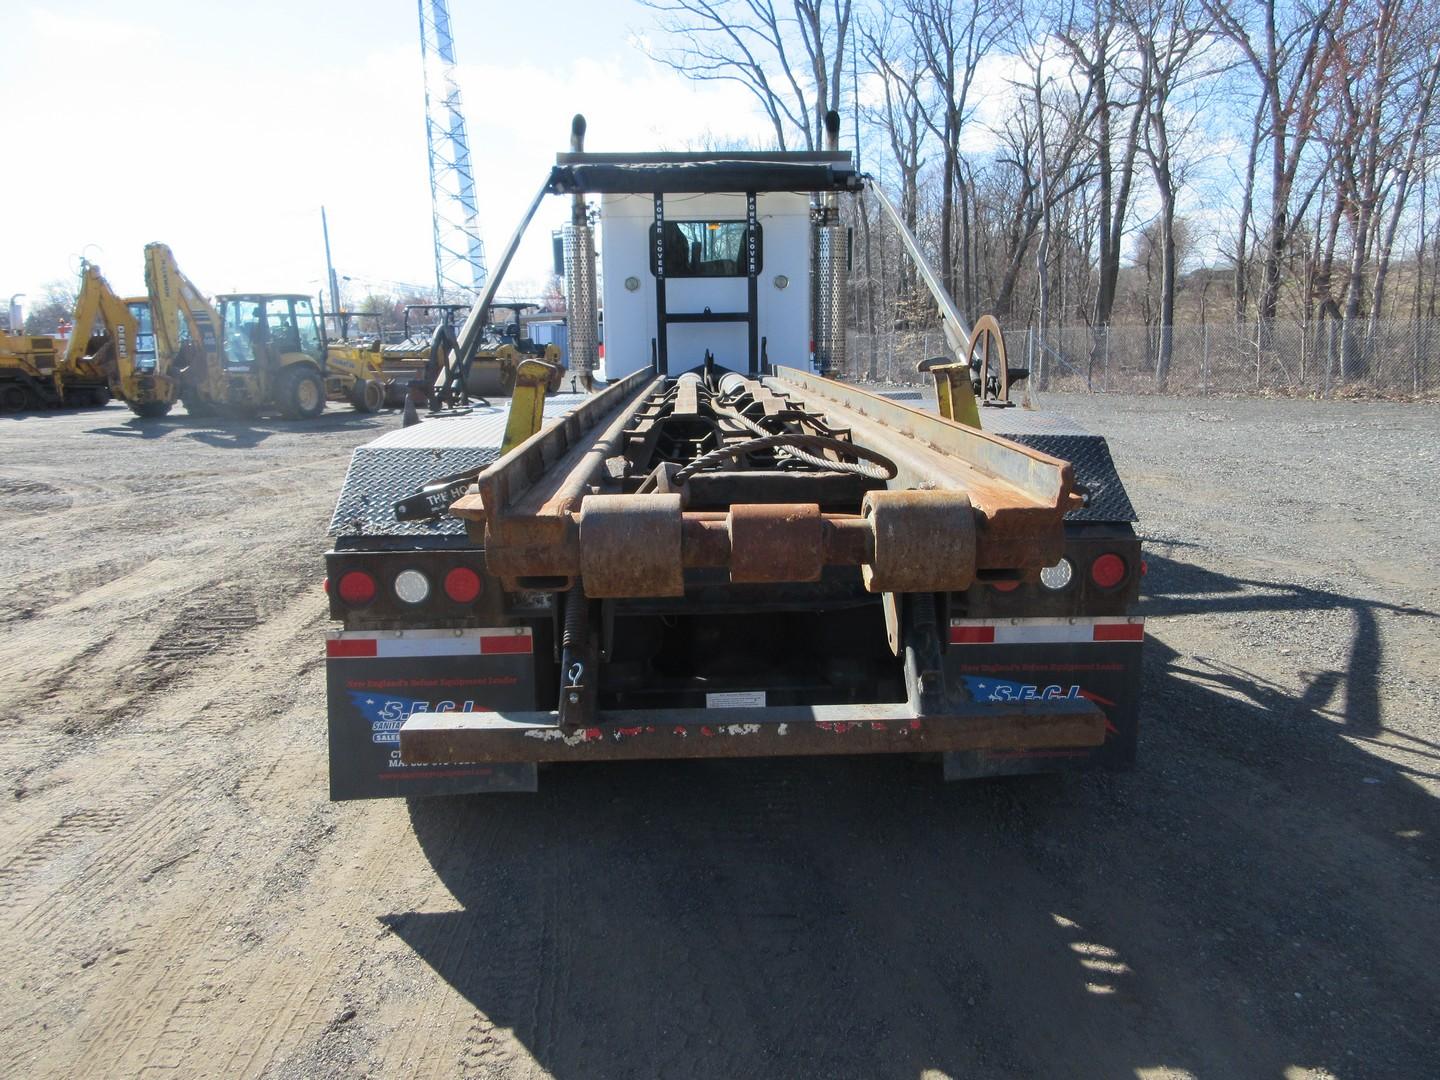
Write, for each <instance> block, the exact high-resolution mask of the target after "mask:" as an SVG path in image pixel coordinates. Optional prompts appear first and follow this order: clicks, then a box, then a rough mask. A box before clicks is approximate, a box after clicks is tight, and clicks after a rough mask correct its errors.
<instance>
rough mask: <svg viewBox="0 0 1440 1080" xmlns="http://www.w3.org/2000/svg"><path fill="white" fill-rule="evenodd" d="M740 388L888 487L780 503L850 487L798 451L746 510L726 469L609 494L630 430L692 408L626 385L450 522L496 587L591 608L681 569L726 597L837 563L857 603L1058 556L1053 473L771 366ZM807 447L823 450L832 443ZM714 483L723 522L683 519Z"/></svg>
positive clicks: (1069, 477) (672, 587) (839, 463)
mask: <svg viewBox="0 0 1440 1080" xmlns="http://www.w3.org/2000/svg"><path fill="white" fill-rule="evenodd" d="M743 384H744V387H745V388H746V392H747V393H749V394H750V396H751V400H752V401H753V404H754V407H756V408H763V409H764V410H765V412H766V414H767V416H770V417H772V418H776V419H778V418H781V417H783V416H790V415H797V416H803V417H806V418H808V419H807V421H806V422H809V423H812V424H813V423H822V424H823V429H824V430H827V431H836V432H841V431H843V432H845V433H846V434H847V436H851V437H853V444H854V445H855V446H856V447H857V454H856V455H851V456H865V455H866V454H869V455H871V456H874V455H876V454H878V455H880V458H881V460H886V459H888V461H889V463H892V464H893V468H894V470H895V476H894V478H893V479H892V480H890V481H889V483H888V486H886V487H877V486H876V484H877V483H879V482H880V481H877V480H871V481H869V487H868V488H866V489H865V490H863V491H861V490H857V491H855V493H854V494H853V496H852V498H851V500H850V501H849V507H850V508H846V507H845V506H843V505H831V506H829V507H827V508H826V510H825V512H822V510H821V506H820V505H819V504H818V503H814V502H808V501H800V500H793V499H785V498H784V494H783V489H784V486H785V485H786V484H791V485H794V484H806V483H813V482H814V481H815V480H816V479H817V478H818V479H821V480H825V478H828V480H826V481H825V482H833V481H835V480H837V479H838V480H840V481H841V482H849V481H850V480H853V479H854V477H853V476H852V477H850V478H849V480H847V478H846V477H845V476H844V475H842V474H843V473H844V471H845V470H847V469H853V467H854V466H853V463H851V462H848V461H843V460H841V459H839V458H836V459H834V460H833V461H832V460H827V459H824V458H817V457H815V456H814V455H813V454H805V453H803V452H797V453H800V456H801V457H802V458H803V459H804V461H805V462H807V463H809V465H808V466H807V468H805V469H797V470H793V471H789V472H784V471H781V472H775V471H773V470H772V471H770V472H765V473H764V474H763V479H764V482H765V483H767V484H772V485H777V486H773V487H772V488H771V490H772V491H778V492H780V494H779V496H778V497H777V496H776V495H773V494H772V495H771V496H770V497H768V498H767V497H757V496H756V494H754V492H755V491H756V490H757V488H755V487H754V486H753V484H752V483H751V481H754V482H756V483H758V482H760V481H761V479H762V477H761V474H760V472H759V471H752V470H746V469H744V468H738V467H737V468H736V469H734V470H733V471H729V472H724V471H719V470H716V471H713V472H709V473H703V474H695V475H690V470H689V469H688V468H680V469H673V468H672V469H670V470H669V471H667V469H665V468H663V467H657V468H655V469H654V470H653V472H651V473H648V474H646V473H645V472H644V470H643V469H642V470H641V475H644V476H645V483H644V485H643V486H642V487H641V488H640V490H639V491H637V490H635V488H634V486H633V483H632V486H631V487H629V488H628V489H625V490H622V487H623V485H622V484H620V483H618V482H617V481H616V480H615V478H614V477H612V476H610V475H609V473H608V472H607V470H606V463H607V461H609V460H610V459H619V458H622V457H624V455H625V453H626V450H627V447H631V444H632V442H633V440H634V439H635V438H636V437H637V436H636V432H637V431H639V430H643V429H652V430H653V424H654V423H655V422H656V421H657V420H658V419H663V418H664V417H665V416H667V415H668V416H674V415H676V410H677V407H678V410H679V415H681V416H694V415H696V414H697V413H698V412H699V411H700V406H701V394H700V391H699V387H698V386H697V385H696V384H695V383H694V382H693V381H686V380H682V381H681V382H680V383H678V384H676V385H673V386H671V385H670V384H669V383H668V382H667V380H665V379H663V378H660V377H657V376H654V375H653V374H652V373H650V372H640V373H636V374H635V375H631V376H629V377H628V378H626V379H624V380H622V381H621V382H620V383H618V384H616V385H615V386H613V387H610V388H609V389H607V390H606V391H604V392H603V393H602V394H600V395H598V396H597V397H596V398H595V399H593V400H591V401H590V402H587V403H586V404H585V405H583V406H581V408H580V409H578V410H576V412H575V413H572V414H570V416H568V417H565V418H563V419H562V420H560V421H556V422H553V423H552V424H551V425H549V426H547V427H546V428H545V429H544V430H542V431H541V432H540V433H538V434H537V435H535V436H533V437H531V438H530V439H528V440H527V441H526V442H524V443H522V444H521V445H520V446H518V447H516V448H515V449H514V450H512V451H511V452H510V453H508V454H506V455H505V456H504V457H502V458H501V459H500V460H499V461H497V462H496V463H495V464H493V465H491V466H490V467H489V468H488V469H486V470H485V471H484V472H482V473H481V474H480V475H479V478H478V480H477V482H476V486H475V488H474V489H473V491H472V492H471V493H470V494H467V495H465V496H463V497H462V498H461V499H460V500H458V501H457V502H456V503H455V504H454V505H453V506H452V507H451V513H452V514H454V515H455V516H457V517H461V518H463V519H465V520H466V521H467V522H468V525H469V529H470V533H471V538H472V539H473V540H474V541H476V542H477V543H480V544H483V546H484V548H485V553H486V561H487V565H488V567H489V569H490V572H491V573H493V574H495V575H496V576H498V577H500V578H501V579H502V581H504V582H505V583H506V584H507V587H512V588H519V587H542V588H555V589H561V588H568V587H570V586H571V585H572V584H573V583H574V582H575V581H577V580H579V581H580V582H581V583H582V584H583V588H584V591H585V594H586V595H587V596H590V597H615V598H624V597H643V596H678V595H681V594H682V593H683V592H684V576H683V572H684V570H685V569H687V568H697V567H728V568H729V569H730V573H731V580H732V581H736V582H751V583H754V582H776V583H779V582H808V581H818V580H819V579H820V576H821V572H822V570H823V568H824V567H825V566H835V565H848V566H857V567H859V568H861V570H862V573H863V578H864V582H865V586H866V588H867V589H869V590H870V591H871V592H876V593H879V592H927V591H936V592H938V591H956V590H961V589H965V588H968V587H969V586H970V584H971V583H972V582H973V581H974V580H975V577H976V574H977V573H979V572H983V571H1005V572H1015V571H1021V572H1036V571H1038V570H1039V569H1040V568H1042V567H1044V566H1048V565H1050V564H1052V563H1053V562H1055V560H1056V559H1058V558H1059V555H1060V552H1061V550H1062V548H1063V544H1064V536H1063V526H1062V520H1063V518H1064V516H1065V514H1066V512H1067V511H1069V510H1070V509H1071V508H1072V507H1073V506H1075V505H1078V501H1079V497H1078V495H1076V494H1075V490H1074V478H1073V473H1072V470H1071V466H1070V465H1069V464H1068V463H1066V462H1063V461H1059V460H1057V459H1055V458H1052V457H1049V456H1048V455H1045V454H1042V453H1039V452H1038V451H1034V450H1030V449H1028V448H1026V447H1022V446H1019V445H1017V444H1015V443H1012V442H1009V441H1008V440H1005V439H1000V438H998V437H996V436H994V435H989V434H987V433H984V432H978V431H975V430H973V429H970V428H966V427H964V426H962V425H959V424H955V423H953V422H951V421H947V420H943V419H941V418H940V417H937V416H934V415H931V414H928V413H923V412H920V411H918V410H915V409H909V408H906V407H905V406H902V405H897V404H896V403H895V402H892V401H890V400H888V399H886V398H881V397H877V396H876V395H873V394H866V393H864V392H863V391H859V390H855V389H854V388H853V387H848V386H844V385H842V384H840V383H836V382H834V381H832V380H829V379H823V378H818V377H813V376H809V375H805V374H804V373H802V372H798V371H792V370H790V369H786V368H781V369H779V371H778V373H777V375H776V376H774V377H772V378H770V379H767V380H766V385H763V386H762V385H761V384H759V383H756V382H754V381H753V380H743ZM706 400H707V401H709V400H711V399H710V398H709V396H708V391H707V397H706ZM802 406H809V408H810V410H812V411H808V412H807V411H805V409H804V408H803V407H802ZM815 409H822V410H823V415H822V413H819V412H815V411H813V410H815ZM738 420H739V421H740V422H741V423H739V424H738V425H732V428H731V429H729V433H728V434H725V435H724V437H725V438H726V439H729V438H738V439H740V440H745V439H749V438H750V437H751V433H750V432H749V431H748V430H746V428H745V425H747V424H748V425H749V427H751V428H755V430H759V431H762V432H763V433H765V434H773V433H772V432H768V431H765V430H764V429H760V428H758V427H757V425H755V424H754V423H753V422H751V421H749V420H746V419H745V418H743V417H739V418H738ZM727 422H730V421H727ZM715 430H716V431H719V430H720V429H719V428H718V427H717V428H716V429H715ZM755 441H756V440H752V443H753V442H755ZM759 441H764V440H759ZM770 441H774V440H773V439H772V440H770ZM819 441H820V442H823V443H824V444H825V445H826V446H828V447H830V451H829V452H836V451H838V452H840V453H844V448H845V446H846V445H847V444H846V443H845V442H843V441H842V440H839V439H835V438H830V437H828V436H827V437H825V438H824V439H821V440H819ZM802 442H803V440H802ZM631 448H632V449H633V447H631ZM782 452H783V451H782ZM710 456H711V457H712V458H713V457H717V453H716V452H715V451H712V452H711V453H710ZM720 456H723V455H720ZM792 464H793V463H792ZM882 475H883V474H882ZM718 478H725V479H728V480H729V481H730V482H731V497H729V498H726V499H724V500H723V502H722V505H724V506H725V508H724V509H723V510H717V509H716V508H715V507H714V505H713V503H712V504H711V505H710V506H706V507H703V508H699V509H691V508H690V505H689V500H690V496H691V494H692V488H693V487H694V486H695V485H698V484H701V483H702V482H703V483H706V484H711V485H712V487H713V484H714V482H715V480H716V479H718ZM630 479H631V480H632V481H633V482H638V479H639V478H638V477H637V476H635V475H633V474H631V475H630ZM814 497H815V496H813V495H812V496H810V498H814ZM727 504H728V505H727ZM841 511H844V512H841Z"/></svg>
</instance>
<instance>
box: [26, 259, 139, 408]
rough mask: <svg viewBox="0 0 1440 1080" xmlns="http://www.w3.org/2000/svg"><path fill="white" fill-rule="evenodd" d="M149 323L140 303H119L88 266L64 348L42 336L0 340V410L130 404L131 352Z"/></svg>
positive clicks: (133, 354)
mask: <svg viewBox="0 0 1440 1080" xmlns="http://www.w3.org/2000/svg"><path fill="white" fill-rule="evenodd" d="M149 319H150V316H149V303H148V301H147V300H146V299H145V298H144V297H140V298H131V299H121V298H120V297H119V296H117V295H116V294H115V291H114V290H113V289H111V288H110V284H109V282H107V281H106V280H105V276H104V275H103V274H102V273H101V272H100V268H99V267H98V266H95V265H94V264H92V263H88V262H87V263H86V264H85V266H84V268H83V269H82V270H81V272H80V294H79V296H78V297H77V298H76V301H75V317H74V327H75V329H74V331H73V332H72V333H71V335H70V340H69V341H68V342H65V343H63V345H62V342H61V341H60V339H58V338H54V337H50V336H43V335H42V336H28V335H19V336H16V335H5V336H4V337H3V338H0V407H3V408H5V409H7V410H14V409H23V408H27V407H35V406H56V405H68V406H77V405H79V406H83V405H104V404H105V403H106V402H108V401H109V400H110V397H111V394H112V393H120V394H121V395H123V396H125V398H126V400H127V401H131V402H133V401H134V400H136V399H135V398H134V397H133V396H132V395H133V394H134V393H135V389H136V383H135V377H136V369H135V365H136V348H137V345H138V343H139V341H140V339H141V325H142V320H143V323H144V324H146V325H147V326H148V323H149ZM133 407H134V406H133V404H132V408H133Z"/></svg>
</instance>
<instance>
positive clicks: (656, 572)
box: [580, 495, 685, 597]
mask: <svg viewBox="0 0 1440 1080" xmlns="http://www.w3.org/2000/svg"><path fill="white" fill-rule="evenodd" d="M681 525H682V518H681V513H680V496H679V495H587V496H585V498H584V500H583V501H582V502H581V503H580V576H581V578H582V580H583V582H584V586H585V595H586V596H590V597H625V596H683V595H684V594H685V576H684V573H683V568H682V564H681V544H680V540H681Z"/></svg>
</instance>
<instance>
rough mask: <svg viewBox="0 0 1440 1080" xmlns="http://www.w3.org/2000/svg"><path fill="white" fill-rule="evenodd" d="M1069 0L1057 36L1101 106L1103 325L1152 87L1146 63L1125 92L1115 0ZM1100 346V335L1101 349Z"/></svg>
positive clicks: (1098, 302)
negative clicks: (1146, 98) (1145, 104)
mask: <svg viewBox="0 0 1440 1080" xmlns="http://www.w3.org/2000/svg"><path fill="white" fill-rule="evenodd" d="M1068 2H1069V4H1070V6H1069V7H1067V8H1066V9H1064V11H1063V18H1061V19H1059V20H1058V25H1057V28H1056V30H1055V35H1056V37H1057V38H1059V39H1060V41H1062V42H1064V44H1065V46H1066V48H1067V49H1069V51H1070V54H1071V56H1072V57H1073V59H1074V63H1075V66H1076V69H1077V73H1078V74H1079V76H1080V77H1082V78H1083V79H1084V80H1085V82H1086V84H1087V86H1088V87H1089V92H1090V96H1091V98H1092V99H1093V108H1094V110H1095V111H1094V128H1093V130H1091V131H1089V137H1090V140H1091V142H1092V144H1093V146H1094V149H1095V169H1096V180H1097V183H1098V190H1097V193H1096V199H1097V203H1098V205H1097V215H1098V224H1099V227H1100V229H1099V237H1098V247H1099V250H1098V252H1097V258H1096V263H1097V273H1098V281H1097V282H1096V289H1095V306H1094V320H1093V325H1094V326H1095V327H1096V328H1097V329H1098V328H1103V327H1108V326H1109V324H1110V318H1111V313H1112V311H1113V309H1114V307H1115V288H1116V283H1117V282H1118V280H1119V276H1120V255H1121V247H1122V243H1123V238H1124V231H1125V222H1126V220H1127V218H1128V216H1129V212H1130V197H1131V193H1132V189H1133V185H1134V179H1135V161H1136V156H1137V154H1138V153H1139V149H1140V128H1141V124H1142V123H1143V121H1144V111H1143V109H1141V108H1140V100H1139V99H1140V98H1143V97H1144V95H1145V94H1146V93H1147V92H1148V90H1147V87H1146V85H1145V82H1144V75H1145V68H1144V67H1143V65H1142V67H1141V71H1140V75H1141V77H1140V78H1138V79H1132V80H1130V86H1131V88H1132V92H1133V93H1134V94H1135V95H1136V96H1135V97H1129V98H1127V97H1125V96H1123V90H1124V88H1125V87H1124V80H1121V79H1119V78H1118V71H1117V69H1118V67H1119V65H1120V64H1122V63H1123V62H1124V61H1125V58H1126V57H1127V55H1129V53H1130V52H1131V50H1129V49H1128V48H1126V47H1125V45H1124V43H1119V42H1117V41H1116V38H1117V36H1118V35H1119V34H1120V33H1121V32H1122V31H1123V30H1124V24H1123V22H1122V21H1121V20H1120V18H1119V16H1118V14H1117V13H1116V11H1115V9H1114V6H1113V4H1112V3H1111V0H1088V2H1082V3H1080V4H1076V3H1075V2H1074V0H1068ZM1117 84H1119V85H1117ZM1117 134H1118V137H1119V142H1118V143H1117V141H1116V140H1117ZM1117 150H1118V159H1117ZM1101 332H1103V331H1101ZM1098 345H1099V338H1098V337H1097V339H1096V347H1098Z"/></svg>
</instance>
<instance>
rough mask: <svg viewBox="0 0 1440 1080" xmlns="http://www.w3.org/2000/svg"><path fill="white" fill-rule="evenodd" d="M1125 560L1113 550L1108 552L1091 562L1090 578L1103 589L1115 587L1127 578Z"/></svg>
mask: <svg viewBox="0 0 1440 1080" xmlns="http://www.w3.org/2000/svg"><path fill="white" fill-rule="evenodd" d="M1127 569H1128V568H1127V567H1126V566H1125V560H1124V559H1122V558H1121V557H1120V556H1119V555H1116V554H1114V553H1113V552H1106V553H1105V554H1104V555H1101V556H1100V557H1099V558H1097V559H1096V560H1095V561H1094V562H1093V563H1091V564H1090V580H1091V581H1093V582H1095V584H1096V585H1099V586H1100V588H1102V589H1113V588H1114V587H1115V586H1116V585H1119V584H1120V582H1122V581H1124V580H1125V572H1126V570H1127Z"/></svg>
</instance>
